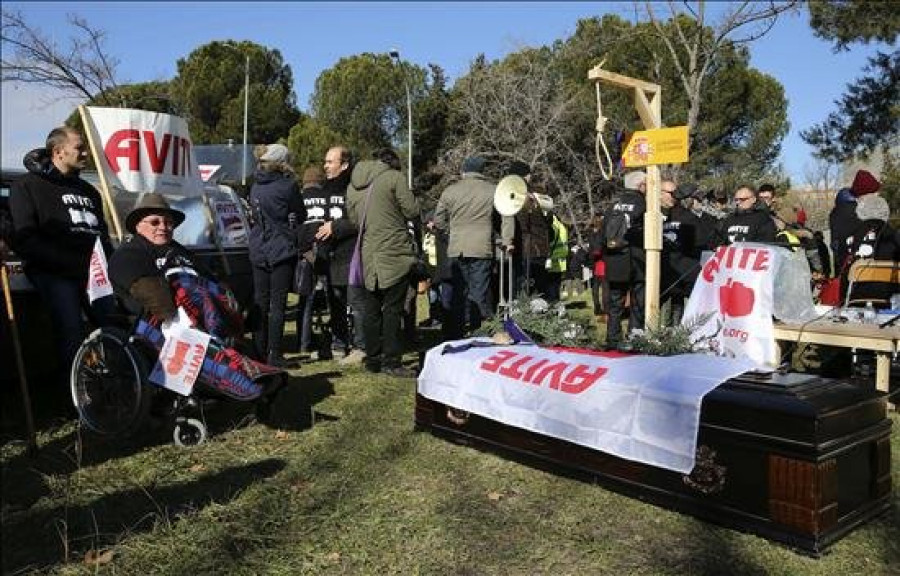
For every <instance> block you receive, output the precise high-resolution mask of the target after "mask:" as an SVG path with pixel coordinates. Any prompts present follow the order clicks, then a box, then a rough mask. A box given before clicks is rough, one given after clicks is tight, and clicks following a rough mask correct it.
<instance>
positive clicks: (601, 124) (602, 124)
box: [594, 82, 613, 180]
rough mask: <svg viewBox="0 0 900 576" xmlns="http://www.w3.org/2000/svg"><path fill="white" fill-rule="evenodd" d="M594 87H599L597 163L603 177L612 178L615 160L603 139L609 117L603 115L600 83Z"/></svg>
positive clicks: (595, 143)
mask: <svg viewBox="0 0 900 576" xmlns="http://www.w3.org/2000/svg"><path fill="white" fill-rule="evenodd" d="M594 87H595V88H596V89H597V137H596V139H595V140H594V154H595V155H596V156H597V165H598V166H600V174H602V175H603V179H604V180H611V179H612V173H613V161H612V158H610V156H609V149H608V148H607V147H606V142H605V141H604V140H603V131H604V129H605V128H606V121H607V120H608V118H607V117H606V116H604V115H603V103H602V102H601V101H600V83H599V82H597V83H596V84H594ZM601 149H602V150H603V153H604V154H605V155H606V163H605V165H604V162H603V157H602V156H601V155H600V150H601Z"/></svg>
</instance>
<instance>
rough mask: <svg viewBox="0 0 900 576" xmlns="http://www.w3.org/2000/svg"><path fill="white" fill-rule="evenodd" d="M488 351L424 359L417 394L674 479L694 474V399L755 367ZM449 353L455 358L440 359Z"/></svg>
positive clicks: (479, 344)
mask: <svg viewBox="0 0 900 576" xmlns="http://www.w3.org/2000/svg"><path fill="white" fill-rule="evenodd" d="M489 342H490V341H488V340H485V339H481V340H478V339H471V340H459V341H456V342H450V343H447V344H444V345H439V346H436V347H434V348H432V349H431V350H429V351H428V353H427V354H426V355H425V365H424V367H423V368H422V373H421V374H420V375H419V385H418V391H419V394H421V395H422V396H425V397H426V398H429V399H431V400H435V401H437V402H441V403H443V404H446V405H447V406H451V407H453V408H459V409H460V410H465V411H467V412H472V413H474V414H478V415H480V416H484V417H485V418H490V419H491V420H496V421H499V422H503V423H505V424H509V425H511V426H516V427H518V428H523V429H525V430H531V431H532V432H538V433H541V434H546V435H548V436H553V437H554V438H561V439H563V440H568V441H569V442H573V443H575V444H579V445H582V446H587V447H590V448H594V449H597V450H601V451H603V452H607V453H609V454H613V455H615V456H619V457H621V458H626V459H628V460H634V461H637V462H643V463H645V464H650V465H653V466H659V467H662V468H666V469H669V470H677V471H679V472H683V473H687V472H690V471H691V469H692V468H693V467H694V455H695V452H696V447H697V432H698V430H699V427H700V407H701V404H702V402H703V396H704V395H705V394H706V393H707V392H709V391H710V390H712V389H714V388H715V387H716V386H718V385H719V384H721V383H722V382H724V381H726V380H728V379H729V378H733V377H735V376H738V375H739V374H742V373H744V372H746V371H748V370H753V369H755V368H756V367H757V366H756V365H754V363H753V362H750V361H749V360H746V359H735V358H720V357H718V356H713V355H711V354H684V355H681V356H668V357H662V356H629V357H624V358H623V357H620V356H621V355H617V356H619V357H615V356H616V355H610V354H609V353H596V352H590V351H578V350H565V349H548V348H541V347H538V346H534V345H514V346H492V345H490V344H489ZM473 343H475V345H474V346H472V347H469V346H471V345H472V344H473ZM452 348H456V349H457V350H459V351H454V352H448V353H444V351H445V350H448V349H452Z"/></svg>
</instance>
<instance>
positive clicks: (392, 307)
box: [363, 277, 409, 368]
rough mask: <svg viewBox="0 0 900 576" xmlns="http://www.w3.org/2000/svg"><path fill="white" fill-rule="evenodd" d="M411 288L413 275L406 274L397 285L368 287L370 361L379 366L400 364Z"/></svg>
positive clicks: (365, 321)
mask: <svg viewBox="0 0 900 576" xmlns="http://www.w3.org/2000/svg"><path fill="white" fill-rule="evenodd" d="M408 290H409V278H407V277H404V278H402V279H401V280H400V281H399V282H397V283H396V284H394V285H393V286H389V287H387V288H376V289H375V290H366V301H365V308H366V315H365V319H364V320H363V330H364V331H365V335H366V365H367V366H369V367H370V368H377V367H378V365H379V363H380V364H381V367H382V368H396V367H397V366H400V355H401V353H402V352H403V345H402V341H401V333H400V325H401V322H402V316H403V305H404V303H405V302H406V295H407V292H408Z"/></svg>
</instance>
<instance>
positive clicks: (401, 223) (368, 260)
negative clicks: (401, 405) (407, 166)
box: [347, 148, 419, 377]
mask: <svg viewBox="0 0 900 576" xmlns="http://www.w3.org/2000/svg"><path fill="white" fill-rule="evenodd" d="M347 210H348V212H349V214H350V219H351V220H352V221H353V223H354V224H355V225H356V227H357V229H358V230H360V232H359V235H358V240H357V244H358V245H359V247H360V250H359V256H360V258H359V262H360V263H361V268H362V269H361V270H358V269H357V270H354V269H353V266H352V264H351V270H350V276H349V282H350V284H351V285H360V284H361V285H362V286H364V288H365V291H366V292H365V293H366V296H365V298H366V299H365V311H366V316H365V319H364V320H363V330H364V331H365V340H366V359H365V367H366V369H367V370H369V371H370V372H379V371H381V372H385V373H388V374H391V375H394V376H401V377H413V376H415V374H414V373H412V372H411V371H410V370H408V369H406V368H404V367H403V366H401V364H400V359H401V353H402V344H401V342H402V339H401V321H402V320H401V319H402V315H403V307H404V303H405V300H406V295H407V290H408V288H409V286H410V279H411V274H412V270H413V267H414V266H415V264H416V262H417V259H416V247H415V245H414V243H413V242H414V239H413V236H412V235H411V234H410V233H409V227H408V224H407V223H408V222H409V221H416V220H418V219H419V204H418V202H417V200H416V198H415V197H414V196H413V194H412V192H410V190H409V188H408V186H407V183H406V177H405V176H404V175H403V173H402V172H400V159H399V157H398V156H397V153H396V152H394V151H393V150H391V149H390V148H384V149H381V150H377V151H375V153H374V154H373V158H372V160H365V161H362V162H359V163H358V164H357V165H356V166H355V167H354V168H353V174H352V176H351V178H350V186H349V187H348V188H347Z"/></svg>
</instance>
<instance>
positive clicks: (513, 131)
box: [443, 49, 599, 239]
mask: <svg viewBox="0 0 900 576" xmlns="http://www.w3.org/2000/svg"><path fill="white" fill-rule="evenodd" d="M454 92H455V96H456V98H455V100H454V102H455V106H456V108H457V111H458V113H459V118H460V122H459V124H458V126H457V127H458V129H459V130H458V132H457V134H459V135H458V136H457V137H456V139H455V140H454V141H451V142H450V143H449V146H448V147H447V148H446V149H445V153H444V158H443V159H444V162H445V163H461V162H462V158H464V157H465V156H467V155H469V154H479V155H481V156H484V157H486V158H488V159H490V160H492V161H493V162H494V163H496V164H498V165H501V166H503V165H505V164H508V163H509V162H510V161H512V160H521V161H524V162H526V163H527V164H529V165H530V166H532V170H533V171H534V173H535V176H536V177H537V179H538V180H540V181H542V182H544V183H545V184H546V185H547V187H548V191H550V192H551V193H552V195H553V196H554V199H555V202H556V206H557V208H556V210H555V211H556V212H557V214H559V215H560V216H562V217H563V218H564V219H565V220H567V221H569V222H571V223H573V224H574V225H575V228H576V230H575V232H576V236H577V237H579V239H580V238H581V228H582V226H581V224H583V223H585V222H586V221H587V220H588V219H589V218H590V216H591V214H593V213H594V211H595V207H594V206H593V199H592V198H591V196H590V192H591V185H592V183H593V182H596V181H597V180H598V179H599V171H598V169H597V166H596V161H595V160H594V158H593V156H592V155H591V154H589V153H586V151H585V150H583V149H582V148H583V147H582V146H581V145H580V143H578V142H574V141H572V136H571V135H572V133H573V116H574V115H576V114H579V113H581V112H582V111H581V109H580V108H581V102H580V101H579V100H578V98H577V95H576V93H575V92H569V91H567V90H566V89H565V86H564V83H563V82H560V77H559V74H558V72H557V70H556V69H555V67H554V62H553V56H552V55H551V54H550V53H549V51H547V50H533V49H523V50H521V51H520V52H517V53H516V54H514V55H512V56H511V57H509V58H507V59H505V60H504V61H502V62H500V63H493V64H487V63H485V62H484V61H483V60H482V61H476V62H475V63H474V64H473V66H472V68H471V69H470V71H469V74H468V75H466V76H465V77H464V78H462V79H461V80H460V82H458V83H457V86H456V87H455V88H454ZM498 175H500V174H498Z"/></svg>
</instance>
